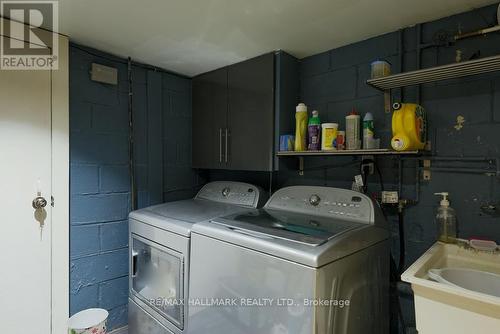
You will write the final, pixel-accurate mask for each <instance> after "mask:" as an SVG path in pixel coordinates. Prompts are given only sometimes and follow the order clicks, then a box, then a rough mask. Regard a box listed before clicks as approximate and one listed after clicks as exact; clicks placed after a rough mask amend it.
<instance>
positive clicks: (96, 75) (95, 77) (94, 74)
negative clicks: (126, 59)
mask: <svg viewBox="0 0 500 334" xmlns="http://www.w3.org/2000/svg"><path fill="white" fill-rule="evenodd" d="M90 79H91V80H92V81H97V82H102V83H106V84H110V85H117V84H118V70H117V69H116V68H114V67H109V66H104V65H100V64H96V63H92V69H91V71H90Z"/></svg>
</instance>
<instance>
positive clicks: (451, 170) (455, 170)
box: [425, 167, 498, 176]
mask: <svg viewBox="0 0 500 334" xmlns="http://www.w3.org/2000/svg"><path fill="white" fill-rule="evenodd" d="M425 169H426V170H430V171H432V172H437V173H466V174H487V175H489V174H491V175H492V176H493V175H497V173H498V172H497V171H496V170H493V169H481V168H453V167H429V168H425Z"/></svg>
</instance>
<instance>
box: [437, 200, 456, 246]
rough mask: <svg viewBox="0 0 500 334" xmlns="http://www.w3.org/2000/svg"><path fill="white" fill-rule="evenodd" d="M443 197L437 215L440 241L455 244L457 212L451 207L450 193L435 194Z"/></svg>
mask: <svg viewBox="0 0 500 334" xmlns="http://www.w3.org/2000/svg"><path fill="white" fill-rule="evenodd" d="M434 195H437V196H443V199H442V200H441V202H440V206H439V208H438V209H437V213H436V224H437V226H438V239H439V241H442V242H446V243H454V242H456V239H457V216H456V214H455V210H454V209H453V208H452V207H450V201H449V200H448V193H446V192H443V193H435V194H434Z"/></svg>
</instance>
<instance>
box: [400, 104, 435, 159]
mask: <svg viewBox="0 0 500 334" xmlns="http://www.w3.org/2000/svg"><path fill="white" fill-rule="evenodd" d="M392 136H393V137H392V140H391V146H392V148H393V149H394V150H396V151H411V150H421V149H423V148H424V147H425V142H426V140H427V118H426V115H425V110H424V108H422V107H421V106H419V105H418V104H413V103H403V104H399V103H396V104H395V105H394V114H393V115H392Z"/></svg>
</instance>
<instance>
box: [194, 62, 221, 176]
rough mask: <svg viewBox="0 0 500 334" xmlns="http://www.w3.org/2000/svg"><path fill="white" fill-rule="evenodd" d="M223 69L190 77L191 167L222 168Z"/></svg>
mask: <svg viewBox="0 0 500 334" xmlns="http://www.w3.org/2000/svg"><path fill="white" fill-rule="evenodd" d="M226 127H227V68H223V69H220V70H217V71H213V72H209V73H206V74H202V75H200V76H197V77H195V78H194V79H193V167H194V168H223V167H224V161H225V158H224V151H225V150H224V137H223V136H224V134H225V129H226Z"/></svg>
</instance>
